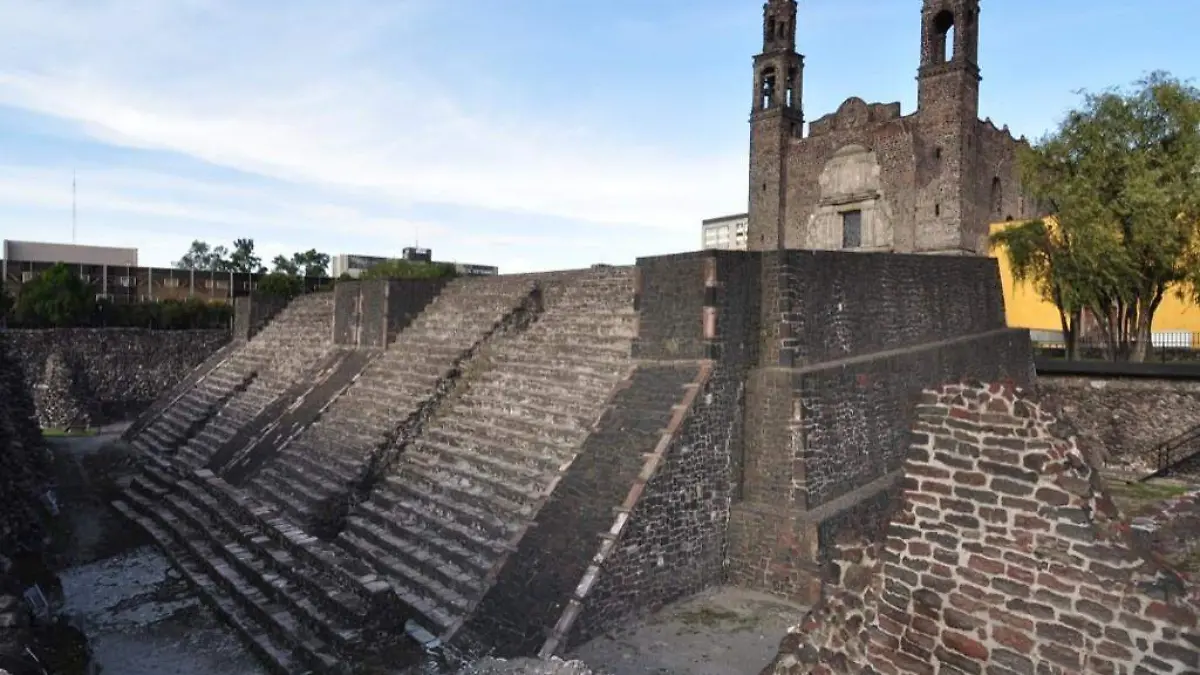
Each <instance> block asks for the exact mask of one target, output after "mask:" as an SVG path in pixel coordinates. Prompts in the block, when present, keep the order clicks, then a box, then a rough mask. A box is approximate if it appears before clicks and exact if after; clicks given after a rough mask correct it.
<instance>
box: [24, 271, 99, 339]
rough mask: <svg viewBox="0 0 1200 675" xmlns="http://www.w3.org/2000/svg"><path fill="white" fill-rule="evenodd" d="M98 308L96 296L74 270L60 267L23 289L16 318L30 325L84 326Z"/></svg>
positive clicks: (46, 272)
mask: <svg viewBox="0 0 1200 675" xmlns="http://www.w3.org/2000/svg"><path fill="white" fill-rule="evenodd" d="M95 308H96V292H95V290H94V289H93V288H92V286H91V285H90V284H88V283H86V282H84V281H83V279H80V278H79V277H78V276H77V275H76V274H75V273H74V272H73V271H71V268H70V267H68V266H67V265H64V264H63V263H59V264H57V265H55V266H53V267H51V268H50V269H48V270H46V271H45V272H42V273H41V274H39V275H38V276H37V278H36V279H34V280H32V281H30V282H29V283H27V284H25V285H24V286H23V287H22V288H21V294H20V296H18V298H17V305H16V318H17V320H18V321H19V322H21V323H24V324H28V325H49V326H55V327H64V326H73V325H80V324H84V323H86V322H87V321H88V319H90V318H91V315H92V312H93V311H94V310H95Z"/></svg>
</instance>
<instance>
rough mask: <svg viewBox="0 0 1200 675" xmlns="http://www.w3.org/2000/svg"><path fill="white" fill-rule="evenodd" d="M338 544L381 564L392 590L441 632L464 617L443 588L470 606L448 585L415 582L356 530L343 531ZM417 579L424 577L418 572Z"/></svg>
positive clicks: (385, 553)
mask: <svg viewBox="0 0 1200 675" xmlns="http://www.w3.org/2000/svg"><path fill="white" fill-rule="evenodd" d="M337 543H338V545H339V546H341V547H342V548H343V549H344V550H345V551H346V552H347V553H348V554H350V555H352V556H358V557H360V558H363V559H366V560H370V561H371V562H372V563H373V564H374V565H377V566H378V567H379V568H380V569H381V570H383V571H384V572H385V573H384V575H383V576H384V578H385V579H387V581H388V584H389V585H391V587H392V591H393V592H394V593H395V594H396V595H397V596H398V597H399V598H400V599H401V600H403V601H404V603H405V604H407V605H408V606H409V607H412V608H413V609H414V610H416V611H418V612H420V613H421V615H422V617H423V618H424V619H425V620H426V621H427V622H429V624H431V625H432V626H433V627H434V628H435V629H436V631H437V632H441V631H443V630H445V629H446V628H448V627H450V626H451V625H453V624H454V623H455V622H456V621H458V620H459V619H460V618H461V616H462V615H461V610H458V611H456V610H455V606H454V605H452V604H450V603H449V602H447V601H446V600H445V599H443V598H442V597H440V596H439V595H437V593H438V591H441V592H443V593H445V594H447V595H449V596H450V597H451V598H454V599H455V601H456V602H458V603H460V604H461V605H462V606H463V607H465V606H466V602H467V601H466V599H465V598H462V597H461V596H457V597H455V596H454V595H453V591H450V590H449V589H446V588H445V587H444V586H440V585H436V584H434V585H431V587H423V586H421V585H420V581H414V580H413V576H407V574H406V573H407V572H408V570H406V569H404V568H403V567H402V566H397V567H393V566H392V565H391V563H392V561H394V560H395V559H394V558H392V557H391V556H389V555H388V554H387V552H386V551H384V550H382V549H380V548H379V547H378V546H376V545H374V544H373V543H371V542H370V541H367V540H365V539H363V538H361V537H359V536H358V535H357V534H355V533H354V532H342V533H341V534H340V535H338V539H337ZM414 576H415V577H416V578H417V579H420V578H421V577H420V576H419V575H414Z"/></svg>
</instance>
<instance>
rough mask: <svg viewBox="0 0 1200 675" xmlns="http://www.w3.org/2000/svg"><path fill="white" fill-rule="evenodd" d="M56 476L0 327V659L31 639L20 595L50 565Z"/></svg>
mask: <svg viewBox="0 0 1200 675" xmlns="http://www.w3.org/2000/svg"><path fill="white" fill-rule="evenodd" d="M51 480H52V473H51V467H50V456H49V452H48V451H47V449H46V445H45V443H44V442H43V440H42V435H41V431H39V430H38V426H37V422H36V421H35V420H34V411H33V401H32V398H31V396H30V392H29V388H28V387H27V386H26V383H25V379H24V374H23V372H22V371H21V368H20V367H19V364H18V361H17V359H16V358H14V356H13V353H12V350H11V347H10V345H9V344H8V341H7V339H6V336H5V335H4V334H2V333H0V504H2V505H3V508H0V664H6V663H8V661H6V659H9V658H12V657H14V656H18V655H20V654H21V649H22V648H23V647H24V646H25V644H26V640H27V639H28V633H27V632H26V631H27V630H28V628H29V609H28V607H27V605H26V604H25V602H24V601H23V600H21V596H22V594H23V593H24V592H25V590H26V588H28V587H29V586H31V585H32V584H34V583H37V582H38V581H44V579H42V578H39V575H38V573H39V570H41V569H44V568H45V567H46V566H45V565H44V558H43V554H44V552H45V550H46V548H47V545H48V543H49V541H48V537H49V528H48V527H47V523H48V520H49V518H50V516H51V514H50V512H49V511H48V504H47V503H46V502H45V501H44V498H43V495H45V494H46V491H47V490H48V489H49V488H50V485H51ZM47 590H48V589H47ZM2 667H3V665H0V668H2Z"/></svg>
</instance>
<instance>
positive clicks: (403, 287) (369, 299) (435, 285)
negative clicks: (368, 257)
mask: <svg viewBox="0 0 1200 675" xmlns="http://www.w3.org/2000/svg"><path fill="white" fill-rule="evenodd" d="M447 281H448V280H446V279H390V280H389V279H370V280H367V281H339V282H338V284H337V286H336V287H335V288H334V315H333V316H334V318H333V335H334V342H335V343H336V344H339V345H346V346H358V347H363V348H368V349H383V348H385V347H387V345H389V344H391V343H392V341H393V340H395V339H396V336H397V335H399V334H400V331H402V330H404V328H405V327H406V326H408V324H410V323H412V321H413V320H414V319H416V318H417V316H419V315H420V313H421V311H422V310H424V309H425V306H426V305H428V304H429V303H430V302H432V301H433V299H434V298H436V297H437V295H438V293H440V292H441V290H442V288H444V287H445V285H446V283H447Z"/></svg>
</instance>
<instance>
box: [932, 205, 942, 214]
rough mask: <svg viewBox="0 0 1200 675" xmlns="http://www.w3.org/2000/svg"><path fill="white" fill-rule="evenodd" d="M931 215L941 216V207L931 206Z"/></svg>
mask: <svg viewBox="0 0 1200 675" xmlns="http://www.w3.org/2000/svg"><path fill="white" fill-rule="evenodd" d="M933 215H935V216H940V215H942V205H941V204H934V205H933Z"/></svg>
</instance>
